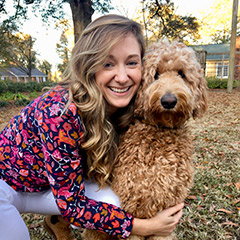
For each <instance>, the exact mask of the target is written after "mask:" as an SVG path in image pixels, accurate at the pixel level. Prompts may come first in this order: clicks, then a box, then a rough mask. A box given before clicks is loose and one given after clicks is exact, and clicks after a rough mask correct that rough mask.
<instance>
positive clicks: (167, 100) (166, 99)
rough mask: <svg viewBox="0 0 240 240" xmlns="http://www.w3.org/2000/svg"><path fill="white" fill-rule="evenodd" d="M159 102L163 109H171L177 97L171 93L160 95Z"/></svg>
mask: <svg viewBox="0 0 240 240" xmlns="http://www.w3.org/2000/svg"><path fill="white" fill-rule="evenodd" d="M161 104H162V106H163V107H164V108H165V109H173V108H174V107H175V106H176V104H177V98H176V96H175V95H173V94H171V93H167V94H165V95H163V96H162V98H161Z"/></svg>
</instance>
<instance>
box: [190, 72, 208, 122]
mask: <svg viewBox="0 0 240 240" xmlns="http://www.w3.org/2000/svg"><path fill="white" fill-rule="evenodd" d="M196 96H197V97H196V99H195V103H196V104H195V107H194V109H193V118H197V117H202V115H203V114H204V113H205V112H206V110H207V82H206V80H205V78H204V77H203V76H202V74H201V76H200V77H199V82H198V86H197V94H196Z"/></svg>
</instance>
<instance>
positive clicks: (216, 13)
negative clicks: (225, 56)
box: [199, 0, 240, 44]
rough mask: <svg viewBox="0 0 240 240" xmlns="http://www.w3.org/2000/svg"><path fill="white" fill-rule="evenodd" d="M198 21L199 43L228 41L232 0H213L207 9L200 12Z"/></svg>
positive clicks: (239, 32)
mask: <svg viewBox="0 0 240 240" xmlns="http://www.w3.org/2000/svg"><path fill="white" fill-rule="evenodd" d="M239 11H240V10H239ZM239 20H240V19H238V21H239ZM200 21H201V28H200V30H199V34H200V35H201V41H199V43H204V44H208V43H230V37H231V22H232V0H215V1H214V2H213V3H212V5H211V6H210V7H209V9H208V10H206V11H204V12H201V18H200ZM239 30H240V29H238V35H239V34H240V31H239Z"/></svg>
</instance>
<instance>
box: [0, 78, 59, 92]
mask: <svg viewBox="0 0 240 240" xmlns="http://www.w3.org/2000/svg"><path fill="white" fill-rule="evenodd" d="M56 84H57V83H56V82H42V83H37V82H27V83H22V82H13V81H10V80H8V81H4V80H1V81H0V94H2V93H6V92H11V93H17V92H34V91H35V92H40V91H42V89H43V88H44V87H53V86H55V85H56Z"/></svg>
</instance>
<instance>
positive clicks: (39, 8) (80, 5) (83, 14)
mask: <svg viewBox="0 0 240 240" xmlns="http://www.w3.org/2000/svg"><path fill="white" fill-rule="evenodd" d="M12 3H13V6H12V9H15V12H14V13H12V14H10V15H9V9H7V7H6V0H2V2H1V3H0V13H1V15H2V17H3V16H5V20H4V21H8V22H10V23H12V24H16V22H17V21H19V20H20V19H27V16H28V13H29V11H32V12H33V13H35V15H36V16H41V17H42V20H43V21H44V22H46V23H47V22H48V21H49V19H50V17H51V18H52V19H58V20H59V19H63V18H64V15H65V13H64V8H63V6H64V4H70V8H71V11H72V20H73V26H74V38H75V42H76V41H77V39H78V38H79V35H80V34H81V32H82V30H83V29H84V28H85V27H86V25H87V24H89V23H90V22H91V19H92V15H93V13H94V11H95V10H96V11H98V12H99V11H100V12H108V11H109V10H110V9H112V6H111V0H52V1H46V0H24V1H19V0H12ZM5 23H6V22H3V24H5Z"/></svg>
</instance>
